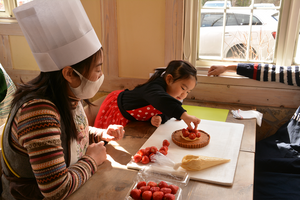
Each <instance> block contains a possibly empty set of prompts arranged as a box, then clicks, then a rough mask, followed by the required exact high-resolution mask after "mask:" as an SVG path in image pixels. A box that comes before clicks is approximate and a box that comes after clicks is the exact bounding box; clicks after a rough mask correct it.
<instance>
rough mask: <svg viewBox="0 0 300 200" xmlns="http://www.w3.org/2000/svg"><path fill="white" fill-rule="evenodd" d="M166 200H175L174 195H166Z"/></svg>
mask: <svg viewBox="0 0 300 200" xmlns="http://www.w3.org/2000/svg"><path fill="white" fill-rule="evenodd" d="M164 200H175V195H174V194H165V196H164Z"/></svg>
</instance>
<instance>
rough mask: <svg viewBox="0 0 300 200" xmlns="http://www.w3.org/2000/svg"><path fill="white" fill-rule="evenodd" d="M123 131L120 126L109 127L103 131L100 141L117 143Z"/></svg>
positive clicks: (122, 135)
mask: <svg viewBox="0 0 300 200" xmlns="http://www.w3.org/2000/svg"><path fill="white" fill-rule="evenodd" d="M124 133H125V130H124V128H123V126H122V125H109V126H108V128H107V129H106V130H104V131H103V133H102V136H101V139H102V140H105V141H107V142H109V141H118V140H121V139H122V138H123V137H124Z"/></svg>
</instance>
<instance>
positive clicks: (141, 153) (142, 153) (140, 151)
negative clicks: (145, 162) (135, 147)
mask: <svg viewBox="0 0 300 200" xmlns="http://www.w3.org/2000/svg"><path fill="white" fill-rule="evenodd" d="M137 154H140V155H141V156H144V155H146V154H145V149H140V150H139V151H138V152H137Z"/></svg>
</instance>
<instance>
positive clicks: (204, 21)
mask: <svg viewBox="0 0 300 200" xmlns="http://www.w3.org/2000/svg"><path fill="white" fill-rule="evenodd" d="M223 12H224V11H223V10H211V9H202V10H201V27H200V37H199V56H200V57H203V56H214V57H220V56H221V42H222V33H223ZM277 14H278V12H277V11H274V10H254V11H253V19H252V20H253V21H252V32H251V39H250V47H251V48H250V51H249V56H250V59H255V60H271V59H273V55H274V46H275V37H276V30H277V25H278V21H277V19H276V18H275V15H277ZM226 18H227V21H226V27H225V38H224V49H223V57H225V58H241V59H245V58H246V47H247V43H248V31H249V20H250V11H247V10H227V12H226Z"/></svg>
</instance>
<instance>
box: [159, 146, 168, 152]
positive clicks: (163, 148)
mask: <svg viewBox="0 0 300 200" xmlns="http://www.w3.org/2000/svg"><path fill="white" fill-rule="evenodd" d="M159 150H164V151H166V152H168V150H169V148H168V147H167V146H162V147H161V148H160V149H159Z"/></svg>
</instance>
